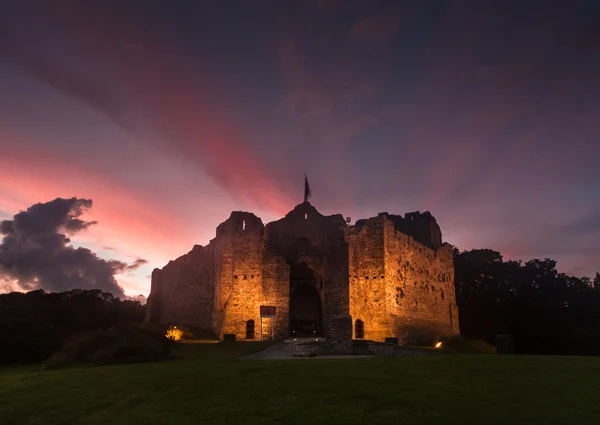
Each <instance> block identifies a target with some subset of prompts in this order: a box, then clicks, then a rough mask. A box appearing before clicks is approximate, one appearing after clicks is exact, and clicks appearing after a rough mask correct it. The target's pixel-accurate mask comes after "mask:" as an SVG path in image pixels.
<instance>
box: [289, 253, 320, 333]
mask: <svg viewBox="0 0 600 425" xmlns="http://www.w3.org/2000/svg"><path fill="white" fill-rule="evenodd" d="M290 272H291V273H290V334H291V336H294V337H313V336H322V332H323V303H322V301H321V295H320V293H319V289H320V282H319V280H318V279H317V278H316V277H315V275H314V273H313V271H312V270H311V269H309V268H308V267H307V266H306V264H304V263H302V264H300V265H298V266H294V267H292V269H291V270H290Z"/></svg>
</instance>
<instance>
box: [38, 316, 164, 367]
mask: <svg viewBox="0 0 600 425" xmlns="http://www.w3.org/2000/svg"><path fill="white" fill-rule="evenodd" d="M171 346H172V341H171V340H169V339H168V338H167V337H166V336H165V334H164V333H163V332H157V331H155V330H151V329H147V328H145V327H143V326H140V325H137V324H132V325H120V326H115V327H112V328H110V329H105V330H96V331H91V332H86V333H84V334H80V335H77V336H75V337H73V338H71V339H70V340H68V341H67V343H66V344H65V345H64V346H63V348H62V349H61V350H59V351H58V352H57V353H55V354H54V355H53V356H52V357H50V359H48V362H47V363H46V368H47V369H54V368H58V367H64V366H68V365H72V364H92V365H106V364H115V363H137V362H154V361H161V360H164V359H166V358H168V357H169V355H170V351H171Z"/></svg>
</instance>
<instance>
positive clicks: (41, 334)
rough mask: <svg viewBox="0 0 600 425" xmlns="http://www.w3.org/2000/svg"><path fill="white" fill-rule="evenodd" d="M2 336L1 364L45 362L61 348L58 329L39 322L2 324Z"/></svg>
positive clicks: (9, 322) (14, 321) (27, 321)
mask: <svg viewBox="0 0 600 425" xmlns="http://www.w3.org/2000/svg"><path fill="white" fill-rule="evenodd" d="M0 335H1V336H2V337H1V338H2V339H1V340H0V363H5V364H6V363H27V362H40V361H44V360H46V359H47V358H48V356H50V355H51V354H52V353H53V352H54V351H56V350H57V349H58V348H59V347H60V335H59V334H58V331H57V329H56V328H55V327H54V326H52V325H51V324H49V323H45V322H42V321H38V320H9V321H5V322H4V321H3V322H0Z"/></svg>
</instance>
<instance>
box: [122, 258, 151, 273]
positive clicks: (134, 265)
mask: <svg viewBox="0 0 600 425" xmlns="http://www.w3.org/2000/svg"><path fill="white" fill-rule="evenodd" d="M145 264H148V260H144V259H143V258H138V259H137V260H135V261H134V262H133V263H131V264H129V265H127V266H126V267H125V269H124V270H123V271H128V272H132V271H134V270H137V269H139V268H140V267H142V266H143V265H145Z"/></svg>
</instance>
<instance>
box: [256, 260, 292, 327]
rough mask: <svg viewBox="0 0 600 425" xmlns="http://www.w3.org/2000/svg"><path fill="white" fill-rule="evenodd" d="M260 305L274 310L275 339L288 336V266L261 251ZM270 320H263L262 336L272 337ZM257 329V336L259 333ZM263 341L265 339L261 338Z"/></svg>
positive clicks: (284, 262) (283, 261)
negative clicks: (271, 307)
mask: <svg viewBox="0 0 600 425" xmlns="http://www.w3.org/2000/svg"><path fill="white" fill-rule="evenodd" d="M261 300H262V301H261V305H264V306H274V307H275V308H276V314H277V316H276V318H275V323H274V324H275V337H276V338H277V337H280V338H281V337H287V336H288V335H289V320H288V319H289V307H290V302H289V301H290V266H289V265H288V264H287V263H286V261H285V260H284V259H283V258H281V257H278V256H276V255H274V254H271V253H269V252H268V251H267V250H266V249H264V250H263V258H262V297H261ZM270 326H271V319H268V320H263V334H264V335H265V337H268V336H269V335H272V332H271V330H270ZM259 328H260V327H257V335H258V332H259ZM263 339H265V338H263Z"/></svg>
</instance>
